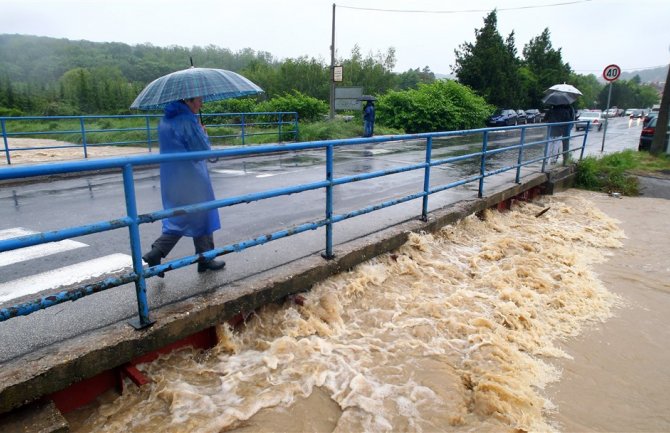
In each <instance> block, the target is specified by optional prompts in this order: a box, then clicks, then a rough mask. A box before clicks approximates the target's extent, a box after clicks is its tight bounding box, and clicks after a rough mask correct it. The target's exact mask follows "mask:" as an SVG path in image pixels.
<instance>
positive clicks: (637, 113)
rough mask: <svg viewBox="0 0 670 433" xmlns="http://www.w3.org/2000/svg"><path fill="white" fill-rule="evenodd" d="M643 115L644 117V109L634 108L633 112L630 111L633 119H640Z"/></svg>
mask: <svg viewBox="0 0 670 433" xmlns="http://www.w3.org/2000/svg"><path fill="white" fill-rule="evenodd" d="M641 117H644V111H642V110H633V112H632V113H630V118H631V119H639V118H641Z"/></svg>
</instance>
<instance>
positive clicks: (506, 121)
mask: <svg viewBox="0 0 670 433" xmlns="http://www.w3.org/2000/svg"><path fill="white" fill-rule="evenodd" d="M517 117H518V115H517V114H516V111H514V110H510V109H507V108H504V109H501V108H499V109H497V110H496V111H495V112H494V113H493V115H491V116H489V118H488V119H486V126H489V127H492V126H512V125H516V124H517V123H518V122H517Z"/></svg>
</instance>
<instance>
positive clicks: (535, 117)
mask: <svg viewBox="0 0 670 433" xmlns="http://www.w3.org/2000/svg"><path fill="white" fill-rule="evenodd" d="M543 118H544V114H543V113H542V112H541V111H540V110H538V109H537V108H531V109H530V110H526V121H527V122H528V123H541V122H542V120H543Z"/></svg>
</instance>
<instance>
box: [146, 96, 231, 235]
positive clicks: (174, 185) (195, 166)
mask: <svg viewBox="0 0 670 433" xmlns="http://www.w3.org/2000/svg"><path fill="white" fill-rule="evenodd" d="M158 141H159V143H160V152H161V153H162V154H167V153H179V152H197V151H203V150H210V149H211V147H210V144H209V138H208V137H207V134H206V133H205V131H203V129H202V127H201V125H200V122H198V118H197V116H196V115H195V114H193V112H192V111H191V110H190V109H189V107H188V106H187V105H186V104H185V103H183V102H179V101H177V102H171V103H169V104H168V105H167V106H166V107H165V116H164V117H163V118H162V119H161V121H160V124H159V125H158ZM160 171H161V196H162V198H163V207H164V208H165V209H170V208H174V207H178V206H184V205H190V204H195V203H201V202H206V201H211V200H214V190H213V189H212V183H211V181H210V178H209V173H208V172H207V161H206V160H200V161H177V162H164V163H161V170H160ZM162 221H163V233H165V234H172V235H180V236H189V237H199V236H204V235H208V234H210V233H213V232H214V231H216V230H218V229H219V228H221V223H220V221H219V213H218V209H212V210H209V211H205V212H198V213H195V214H190V215H179V216H173V217H170V218H166V219H163V220H162Z"/></svg>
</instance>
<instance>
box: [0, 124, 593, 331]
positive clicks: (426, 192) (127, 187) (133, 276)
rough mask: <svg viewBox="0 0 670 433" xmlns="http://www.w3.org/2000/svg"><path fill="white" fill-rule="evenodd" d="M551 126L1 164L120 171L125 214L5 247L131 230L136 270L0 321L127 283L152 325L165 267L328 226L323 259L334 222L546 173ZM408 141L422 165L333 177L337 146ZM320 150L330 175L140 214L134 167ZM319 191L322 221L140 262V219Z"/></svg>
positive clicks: (47, 171) (8, 173) (3, 314)
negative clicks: (418, 148)
mask: <svg viewBox="0 0 670 433" xmlns="http://www.w3.org/2000/svg"><path fill="white" fill-rule="evenodd" d="M571 123H574V122H566V123H564V124H571ZM553 125H558V124H553ZM539 128H541V129H539ZM543 129H546V130H547V132H546V133H545V132H544V131H543ZM548 129H549V128H547V125H546V124H544V125H539V124H538V125H525V126H513V127H504V128H484V129H475V130H467V131H450V132H439V133H426V134H411V135H398V136H382V137H374V138H355V139H347V140H337V141H314V142H306V143H299V144H288V145H281V146H279V145H268V146H257V147H244V148H242V147H240V148H234V149H226V150H213V151H207V152H191V153H181V154H165V155H145V156H132V157H125V158H110V159H99V160H87V161H74V162H65V163H53V164H42V165H34V166H21V167H11V168H9V167H8V168H2V169H0V180H6V179H18V178H29V177H33V176H44V175H52V174H62V173H73V172H88V171H94V170H101V169H112V168H117V169H121V172H122V176H123V187H124V194H125V204H126V211H127V212H126V216H125V217H122V218H117V219H113V220H108V221H98V222H93V223H91V224H87V225H81V226H76V227H69V228H63V229H60V230H54V231H48V232H42V233H36V234H31V235H26V236H21V237H16V238H13V239H6V240H2V241H0V252H3V251H10V250H15V249H19V248H24V247H29V246H33V245H39V244H44V243H48V242H56V241H61V240H65V239H69V238H74V237H78V236H84V235H89V234H93V233H99V232H104V231H108V230H116V229H122V228H128V230H129V243H130V250H131V255H132V263H133V271H132V272H130V273H127V274H124V275H121V276H119V277H112V278H106V279H104V280H102V281H98V282H96V283H93V284H88V285H84V286H80V287H77V288H75V289H72V290H63V291H60V292H58V293H56V294H52V295H48V296H42V297H40V298H39V299H36V300H34V301H31V302H26V303H22V304H18V305H14V306H11V307H9V308H2V309H0V321H4V320H8V319H10V318H12V317H16V316H22V315H28V314H30V313H33V312H35V311H37V310H40V309H44V308H48V307H51V306H53V305H56V304H59V303H62V302H66V301H72V300H76V299H79V298H81V297H83V296H86V295H90V294H93V293H96V292H99V291H102V290H106V289H110V288H113V287H116V286H120V285H124V284H127V283H134V284H135V291H136V296H137V303H138V310H139V318H138V320H137V321H134V323H133V325H134V326H135V327H136V328H143V327H146V326H149V325H150V324H151V323H152V321H151V319H150V317H149V307H148V305H147V299H146V279H147V278H150V277H153V276H155V275H157V274H159V273H161V272H168V271H171V270H174V269H178V268H182V267H185V266H188V265H191V264H194V263H196V262H198V260H200V259H206V260H209V259H213V258H215V257H217V256H220V255H224V254H229V253H233V252H239V251H242V250H244V249H246V248H250V247H253V246H256V245H261V244H264V243H267V242H271V241H274V240H277V239H281V238H284V237H288V236H292V235H295V234H298V233H301V232H305V231H307V230H314V229H317V228H320V227H325V232H326V236H325V248H324V253H323V256H324V257H325V258H332V257H333V226H334V225H335V224H336V223H338V222H341V221H344V220H347V219H350V218H354V217H357V216H360V215H364V214H367V213H370V212H374V211H377V210H380V209H384V208H387V207H390V206H394V205H397V204H400V203H405V202H408V201H411V200H415V199H422V205H421V218H422V219H424V220H426V219H427V216H428V200H429V197H430V196H431V195H432V194H436V193H439V192H441V191H445V190H448V189H451V188H455V187H457V186H460V185H464V184H466V183H470V182H478V190H477V195H478V197H482V196H483V194H484V187H485V179H487V178H490V177H492V176H496V175H499V174H501V173H504V172H507V171H512V170H515V171H516V173H515V176H514V182H515V183H520V176H521V168H522V167H527V166H531V165H533V164H535V166H537V168H538V171H542V172H544V171H545V169H546V166H547V163H548V159H549V158H551V156H550V155H549V143H550V141H551V140H553V139H550V137H549V135H548ZM532 130H535V131H534V132H535V134H527V132H528V131H532ZM500 132H514V133H515V134H514V137H515V138H514V142H513V143H511V144H509V145H500V146H498V145H497V144H496V143H493V144H492V141H491V140H490V137H491V135H492V134H497V133H500ZM517 132H519V134H518V142H516V133H517ZM474 135H481V137H482V138H481V148H480V149H479V150H478V151H476V152H472V153H467V154H463V155H457V156H451V157H448V158H443V159H434V158H433V140H434V139H438V138H448V137H458V136H474ZM530 135H533V137H530V140H528V139H527V137H529V136H530ZM587 135H588V128H587V129H586V131H585V132H584V133H583V134H575V135H573V136H572V138H576V137H582V136H583V141H582V143H581V145H580V146H578V147H575V148H570V149H568V150H567V152H568V153H569V154H572V153H575V152H578V151H579V159H581V158H582V157H583V155H584V148H585V145H586V139H587ZM568 137H570V136H566V137H563V138H568ZM409 140H411V141H413V142H417V141H419V142H424V143H425V146H424V150H425V158H424V162H421V163H415V164H409V165H403V166H397V167H394V168H391V169H386V170H379V171H371V172H366V173H362V174H357V175H353V176H342V177H336V176H335V173H334V166H333V159H334V157H333V155H334V150H335V149H336V148H337V149H340V148H346V147H348V146H355V145H361V144H374V145H382V144H384V143H389V142H397V141H409ZM315 149H321V150H323V151H324V152H325V155H326V159H325V173H324V178H323V180H320V181H316V182H312V183H307V184H299V185H293V186H290V187H283V188H276V189H270V190H265V191H261V192H257V193H253V194H246V195H237V196H232V197H227V198H223V199H216V200H213V201H208V202H204V203H198V204H194V205H189V206H183V207H178V208H172V209H162V210H158V211H154V212H150V213H145V214H141V215H139V214H138V212H137V203H136V197H135V186H134V172H133V169H134V168H135V167H138V166H144V165H153V164H159V163H161V162H174V161H189V160H202V159H208V158H226V157H242V156H250V155H265V154H273V153H280V152H287V151H305V150H312V151H313V150H315ZM529 150H534V152H535V155H534V156H530V157H529V155H530V154H531V153H533V152H530V151H529ZM504 152H517V153H516V154H515V155H514V156H515V158H514V159H515V162H514V163H512V164H510V165H506V166H503V167H500V168H496V169H492V170H489V168H488V164H487V162H488V161H490V158H491V157H492V156H493V155H496V154H501V153H504ZM465 160H474V161H475V164H476V165H478V167H479V169H478V173H477V174H473V175H469V176H467V177H464V178H461V179H458V180H455V181H453V182H450V183H448V184H444V185H435V186H431V169H432V168H433V167H438V166H443V165H445V164H450V163H454V162H458V161H465ZM413 170H423V172H424V173H423V174H424V182H423V188H422V189H421V190H420V191H416V192H415V193H412V194H410V195H407V196H403V197H397V198H394V199H392V200H387V201H383V202H380V203H370V204H368V205H367V206H365V207H363V208H360V209H357V210H354V211H350V212H347V213H342V214H336V210H335V209H334V207H333V188H334V187H335V186H337V185H343V184H347V183H352V182H360V181H365V180H368V179H373V178H378V177H382V176H387V175H392V174H397V173H402V172H409V171H413ZM319 189H321V190H324V192H325V195H324V218H322V219H319V220H317V221H308V222H304V223H302V224H298V225H295V226H292V227H287V228H284V229H283V230H279V231H276V232H273V233H270V234H262V235H260V234H259V235H258V236H257V237H253V238H251V239H247V240H246V241H242V242H236V243H234V244H229V245H225V246H223V247H219V248H214V249H212V250H210V251H207V252H204V253H201V254H196V255H190V256H186V257H182V258H180V259H176V260H171V261H168V262H164V263H163V264H160V265H157V266H153V267H148V268H144V267H143V263H142V253H141V251H142V247H141V244H140V236H139V234H140V232H139V226H140V225H141V224H146V223H151V222H154V221H158V220H162V219H164V218H168V217H170V216H174V215H177V214H179V215H183V214H192V213H195V212H202V211H206V210H210V209H218V208H223V207H228V206H235V205H238V204H242V203H251V202H256V201H261V200H265V199H269V198H273V197H281V196H286V195H290V194H299V193H302V192H306V191H312V190H319ZM262 233H265V232H262Z"/></svg>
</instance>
